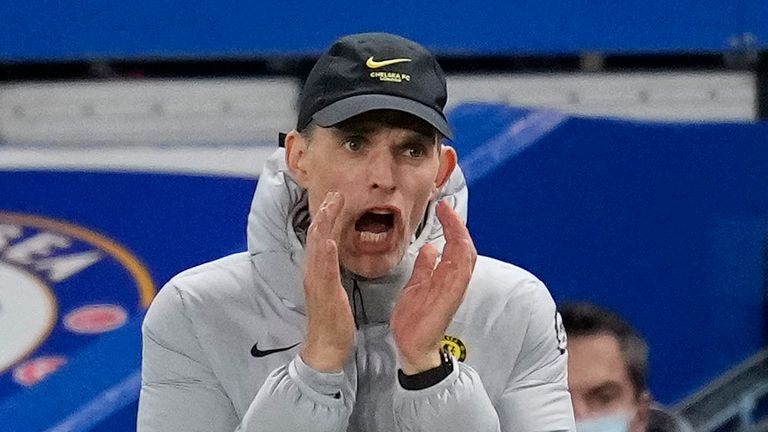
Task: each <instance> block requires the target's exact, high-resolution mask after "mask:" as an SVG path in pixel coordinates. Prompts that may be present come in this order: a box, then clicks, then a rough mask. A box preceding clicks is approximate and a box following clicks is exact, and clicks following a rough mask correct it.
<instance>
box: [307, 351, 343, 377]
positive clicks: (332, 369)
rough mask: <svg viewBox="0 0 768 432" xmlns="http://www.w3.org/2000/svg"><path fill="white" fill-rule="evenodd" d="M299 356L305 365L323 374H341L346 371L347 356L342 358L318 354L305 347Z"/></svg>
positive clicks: (323, 353) (325, 353)
mask: <svg viewBox="0 0 768 432" xmlns="http://www.w3.org/2000/svg"><path fill="white" fill-rule="evenodd" d="M299 356H300V357H301V361H303V362H304V364H306V365H307V366H309V367H310V368H312V369H314V370H315V371H317V372H322V373H336V372H341V371H342V369H344V363H345V362H346V357H345V356H344V357H343V358H342V356H340V355H334V354H332V353H330V354H329V353H327V352H318V351H316V350H313V349H311V348H309V347H305V348H304V349H303V350H301V352H300V353H299Z"/></svg>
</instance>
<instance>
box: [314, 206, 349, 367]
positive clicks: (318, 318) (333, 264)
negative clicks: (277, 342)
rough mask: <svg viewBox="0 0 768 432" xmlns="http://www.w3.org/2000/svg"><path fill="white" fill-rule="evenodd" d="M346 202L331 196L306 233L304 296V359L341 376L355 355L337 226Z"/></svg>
mask: <svg viewBox="0 0 768 432" xmlns="http://www.w3.org/2000/svg"><path fill="white" fill-rule="evenodd" d="M343 207H344V198H343V197H342V196H341V194H340V193H338V192H328V194H327V195H326V196H325V201H323V203H322V204H321V205H320V207H319V209H318V211H317V214H315V215H314V217H313V218H312V224H311V225H310V226H309V230H308V231H307V248H306V250H307V253H306V259H305V261H304V295H305V298H306V303H307V336H306V340H305V341H304V347H303V348H302V351H301V358H302V360H304V363H306V364H307V365H308V366H309V367H311V368H312V369H315V370H317V371H320V372H338V371H341V369H342V368H343V367H344V364H345V363H346V361H347V358H349V355H350V353H351V352H352V347H353V344H354V340H355V321H354V318H353V316H352V308H351V307H350V305H349V298H348V297H347V293H346V292H345V291H344V287H343V286H342V285H341V275H340V270H339V250H338V240H339V235H340V231H341V227H340V226H339V225H340V224H338V223H337V221H338V217H339V214H340V213H341V209H342V208H343Z"/></svg>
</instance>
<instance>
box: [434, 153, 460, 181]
mask: <svg viewBox="0 0 768 432" xmlns="http://www.w3.org/2000/svg"><path fill="white" fill-rule="evenodd" d="M457 161H458V156H457V155H456V150H454V148H453V147H451V146H447V145H445V144H443V145H442V146H441V147H440V167H439V168H438V169H437V177H435V192H437V191H438V190H439V189H440V188H442V187H443V186H444V185H445V183H446V182H448V179H449V178H451V174H452V173H453V170H454V169H455V168H456V164H457V163H458V162H457Z"/></svg>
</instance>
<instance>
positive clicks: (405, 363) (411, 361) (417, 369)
mask: <svg viewBox="0 0 768 432" xmlns="http://www.w3.org/2000/svg"><path fill="white" fill-rule="evenodd" d="M441 351H442V350H441V349H440V348H436V349H433V350H430V351H429V352H428V353H426V354H422V355H420V356H410V357H406V356H404V355H401V356H400V368H401V369H402V371H403V373H405V374H406V375H415V374H418V373H421V372H424V371H428V370H430V369H434V368H436V367H438V366H440V364H441V363H442V357H441Z"/></svg>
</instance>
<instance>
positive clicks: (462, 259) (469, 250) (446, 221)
mask: <svg viewBox="0 0 768 432" xmlns="http://www.w3.org/2000/svg"><path fill="white" fill-rule="evenodd" d="M437 217H438V219H439V220H440V223H441V224H442V225H443V235H444V236H445V247H444V248H443V257H442V260H443V261H447V262H451V263H455V264H458V265H463V264H469V267H470V272H471V269H472V268H474V266H475V261H476V260H477V250H476V249H475V244H474V242H473V241H472V237H471V236H470V235H469V230H468V229H467V227H466V226H465V225H464V222H463V221H462V220H461V217H459V215H458V213H456V212H455V211H454V210H453V209H452V208H451V207H450V205H449V204H448V203H446V202H445V201H441V202H440V203H438V205H437Z"/></svg>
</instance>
